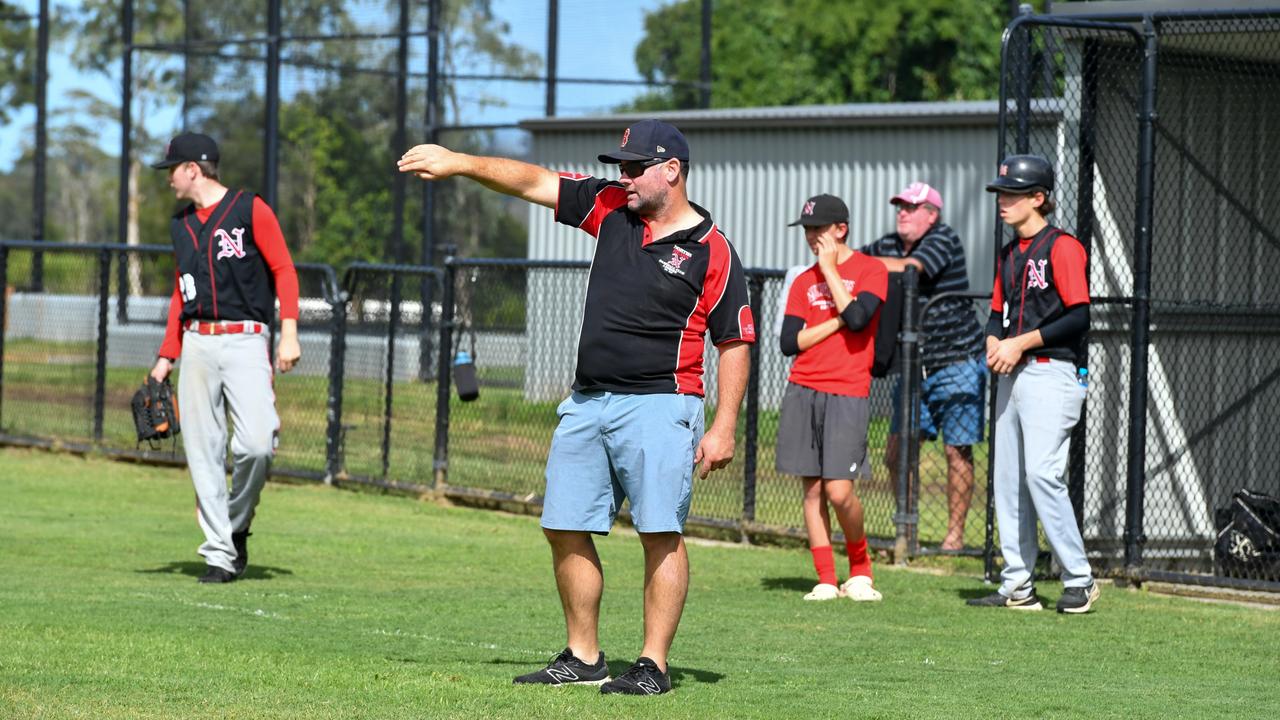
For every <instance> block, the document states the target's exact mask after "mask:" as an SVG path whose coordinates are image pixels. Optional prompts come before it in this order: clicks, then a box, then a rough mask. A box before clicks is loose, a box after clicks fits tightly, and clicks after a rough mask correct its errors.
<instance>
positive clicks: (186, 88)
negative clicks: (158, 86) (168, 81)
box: [182, 0, 192, 131]
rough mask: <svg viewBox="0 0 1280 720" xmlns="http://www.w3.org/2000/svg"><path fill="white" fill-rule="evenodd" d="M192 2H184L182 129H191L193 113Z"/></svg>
mask: <svg viewBox="0 0 1280 720" xmlns="http://www.w3.org/2000/svg"><path fill="white" fill-rule="evenodd" d="M191 24H192V23H191V0H182V129H183V130H184V131H185V130H188V129H190V127H191V125H190V113H191Z"/></svg>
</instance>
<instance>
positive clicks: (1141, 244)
mask: <svg viewBox="0 0 1280 720" xmlns="http://www.w3.org/2000/svg"><path fill="white" fill-rule="evenodd" d="M1001 61H1002V73H1001V88H1000V104H999V110H1000V122H999V143H998V149H997V156H996V161H997V162H998V161H999V160H1000V159H1001V158H1003V157H1004V156H1006V155H1010V154H1022V153H1037V154H1040V155H1043V156H1045V157H1047V158H1049V159H1050V161H1051V162H1053V164H1054V165H1055V167H1057V169H1058V187H1057V189H1056V191H1055V193H1054V197H1055V199H1056V201H1057V205H1058V209H1057V213H1056V218H1055V223H1056V224H1058V225H1060V226H1062V227H1064V228H1067V229H1069V230H1073V231H1074V233H1075V234H1076V236H1077V237H1078V238H1079V239H1080V241H1081V243H1082V244H1083V245H1084V246H1085V248H1086V249H1087V250H1088V252H1089V257H1090V263H1089V272H1090V293H1091V295H1092V297H1093V307H1092V322H1091V331H1090V340H1089V345H1088V351H1087V361H1086V365H1087V367H1088V371H1089V375H1088V377H1089V383H1090V387H1089V397H1088V400H1087V401H1086V409H1085V411H1084V413H1083V415H1082V418H1081V421H1080V423H1079V425H1078V426H1077V428H1076V430H1075V432H1074V433H1073V435H1072V452H1071V457H1070V466H1069V467H1070V470H1069V472H1070V477H1069V490H1070V495H1071V497H1072V501H1073V505H1074V506H1075V509H1076V513H1077V520H1078V521H1079V523H1080V525H1081V529H1082V531H1083V534H1084V537H1085V542H1086V547H1087V548H1088V550H1089V552H1090V556H1091V559H1092V560H1093V561H1094V564H1095V565H1099V566H1101V567H1102V568H1103V569H1104V570H1105V571H1107V572H1109V573H1110V574H1113V575H1117V576H1120V577H1125V578H1129V579H1132V580H1135V581H1142V580H1168V581H1175V582H1179V583H1195V584H1214V585H1225V586H1230V587H1237V588H1245V589H1266V590H1276V589H1280V566H1277V564H1276V558H1280V555H1277V554H1276V553H1278V552H1280V545H1276V544H1275V542H1274V540H1275V529H1276V527H1277V525H1276V523H1277V521H1280V517H1277V516H1276V511H1277V506H1274V505H1263V506H1254V507H1252V508H1251V509H1250V510H1249V511H1245V512H1241V511H1240V510H1239V506H1240V505H1241V503H1242V500H1241V499H1240V496H1241V493H1244V492H1246V491H1250V492H1249V494H1248V497H1250V498H1257V497H1262V498H1264V499H1265V498H1267V497H1270V498H1275V497H1280V461H1277V459H1276V450H1277V444H1276V440H1275V438H1276V437H1280V424H1277V421H1278V420H1280V412H1277V411H1278V410H1280V388H1278V387H1277V385H1276V382H1277V380H1280V370H1277V368H1275V367H1273V366H1274V364H1275V362H1276V361H1275V360H1274V358H1275V357H1276V353H1275V349H1277V343H1278V342H1280V335H1277V330H1280V322H1278V319H1280V297H1277V293H1276V291H1275V289H1274V284H1272V283H1268V282H1266V277H1265V275H1262V274H1260V273H1258V272H1256V271H1255V270H1251V268H1253V267H1256V266H1258V265H1262V266H1265V265H1267V264H1269V260H1268V259H1270V262H1273V261H1274V260H1275V259H1276V258H1275V255H1276V253H1277V251H1280V243H1278V242H1277V239H1276V236H1275V233H1274V230H1272V229H1271V228H1274V227H1275V226H1276V222H1277V221H1278V220H1280V216H1277V213H1276V211H1275V209H1274V207H1272V206H1269V204H1268V203H1266V202H1265V201H1264V200H1263V196H1262V193H1261V192H1260V189H1259V188H1260V186H1261V184H1262V183H1263V182H1265V172H1266V170H1265V169H1266V168H1268V167H1275V165H1276V161H1277V160H1280V147H1278V146H1277V144H1276V143H1275V141H1274V133H1271V136H1268V135H1267V134H1266V132H1265V130H1264V129H1263V128H1265V118H1266V117H1267V116H1268V113H1269V112H1272V111H1273V110H1274V109H1276V108H1278V107H1280V92H1278V91H1277V88H1276V85H1275V82H1274V78H1275V77H1276V76H1277V74H1280V10H1259V11H1199V12H1197V11H1186V12H1165V13H1146V14H1134V15H1081V16H1077V17H1060V16H1036V15H1024V16H1021V17H1019V18H1017V19H1015V20H1014V21H1013V22H1012V23H1011V24H1010V25H1009V27H1008V29H1007V30H1006V33H1005V36H1004V39H1003V45H1002V54H1001ZM1046 118H1050V119H1051V120H1050V121H1049V122H1044V120H1045V119H1046ZM1205 235H1209V236H1210V237H1215V238H1223V239H1224V240H1227V241H1228V243H1230V244H1231V246H1230V250H1227V251H1226V252H1225V254H1227V255H1237V256H1239V257H1240V258H1241V259H1242V260H1243V262H1241V263H1230V262H1225V261H1219V260H1217V259H1216V258H1217V256H1218V255H1219V253H1220V252H1222V251H1220V250H1218V249H1216V248H1213V247H1212V246H1210V247H1208V248H1206V247H1205V246H1204V244H1203V242H1202V241H1203V238H1204V236H1205ZM1010 237H1011V236H1010V235H1009V230H1008V229H1007V228H1005V227H1003V226H1001V225H1000V224H997V229H996V242H995V244H994V245H995V247H996V248H999V247H1000V246H1001V245H1003V244H1004V243H1005V242H1007V241H1008V240H1009V239H1010ZM1197 240H1199V241H1201V242H1197ZM1206 251H1207V252H1206ZM994 262H995V260H994V258H993V259H992V265H993V267H994ZM988 512H989V519H988V527H990V526H991V525H992V524H993V523H992V521H991V520H990V513H991V509H990V502H989V504H988ZM1268 532H1269V533H1270V534H1269V535H1268V534H1267V533H1268ZM1242 545H1243V547H1242ZM996 554H997V553H996V552H995V549H994V541H993V538H992V536H991V535H990V534H989V535H988V540H987V546H986V552H985V555H986V568H987V574H988V577H989V578H990V577H992V576H993V575H994V571H995V568H994V565H995V562H994V561H995V555H996ZM1233 555H1234V556H1235V557H1233Z"/></svg>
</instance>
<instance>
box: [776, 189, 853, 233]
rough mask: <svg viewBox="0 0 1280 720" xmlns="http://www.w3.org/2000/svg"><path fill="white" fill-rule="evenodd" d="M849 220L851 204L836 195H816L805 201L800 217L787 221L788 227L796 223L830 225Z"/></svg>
mask: <svg viewBox="0 0 1280 720" xmlns="http://www.w3.org/2000/svg"><path fill="white" fill-rule="evenodd" d="M847 222H849V206H848V205H845V204H844V201H843V200H841V199H840V198H838V197H836V196H835V195H827V194H826V193H823V194H822V195H814V196H813V197H811V198H809V199H808V200H805V201H804V207H802V208H800V219H799V220H796V221H795V222H793V223H787V227H795V226H796V225H814V226H816V225H830V224H832V223H847Z"/></svg>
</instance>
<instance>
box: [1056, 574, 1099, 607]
mask: <svg viewBox="0 0 1280 720" xmlns="http://www.w3.org/2000/svg"><path fill="white" fill-rule="evenodd" d="M1101 594H1102V590H1101V589H1099V588H1098V583H1096V582H1093V583H1089V584H1088V585H1087V586H1085V587H1069V588H1067V589H1065V590H1063V591H1062V597H1060V598H1058V612H1060V613H1071V614H1072V615H1079V614H1082V613H1087V612H1089V608H1091V607H1093V603H1094V601H1095V600H1097V599H1098V596H1099V595H1101Z"/></svg>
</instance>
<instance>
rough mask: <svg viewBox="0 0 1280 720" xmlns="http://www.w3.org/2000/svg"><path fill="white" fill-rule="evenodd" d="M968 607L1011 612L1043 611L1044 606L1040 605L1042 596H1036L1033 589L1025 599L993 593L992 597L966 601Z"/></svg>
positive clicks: (985, 596) (986, 596)
mask: <svg viewBox="0 0 1280 720" xmlns="http://www.w3.org/2000/svg"><path fill="white" fill-rule="evenodd" d="M964 602H965V604H966V605H971V606H973V607H1002V608H1009V609H1010V610H1043V609H1044V605H1042V604H1041V603H1040V596H1039V595H1036V589H1035V588H1031V592H1029V593H1027V596H1026V597H1024V598H1019V599H1015V598H1011V597H1009V596H1008V595H1001V594H1000V593H998V592H993V593H991V594H990V595H984V596H982V597H980V598H970V599H968V600H965V601H964Z"/></svg>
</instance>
